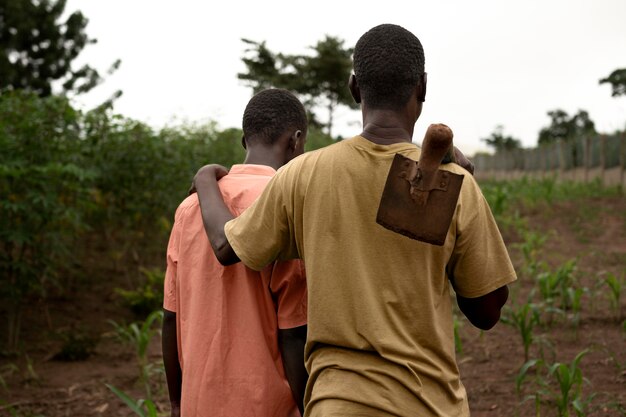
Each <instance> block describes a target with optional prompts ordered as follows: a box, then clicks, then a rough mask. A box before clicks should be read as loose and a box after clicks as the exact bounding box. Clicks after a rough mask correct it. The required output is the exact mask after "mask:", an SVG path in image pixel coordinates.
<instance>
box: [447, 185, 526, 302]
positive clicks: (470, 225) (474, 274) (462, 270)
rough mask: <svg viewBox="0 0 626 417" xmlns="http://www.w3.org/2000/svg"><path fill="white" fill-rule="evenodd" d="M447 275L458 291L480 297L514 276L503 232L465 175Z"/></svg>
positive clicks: (463, 295)
mask: <svg viewBox="0 0 626 417" xmlns="http://www.w3.org/2000/svg"><path fill="white" fill-rule="evenodd" d="M457 210H458V212H457V216H456V230H457V234H456V243H455V247H454V249H453V252H452V256H451V258H450V261H449V263H448V268H447V269H448V275H449V276H450V278H451V279H452V281H453V283H454V288H455V291H456V292H457V294H459V295H460V296H462V297H465V298H476V297H481V296H483V295H486V294H488V293H490V292H491V291H494V290H496V289H498V288H500V287H502V286H504V285H506V284H509V283H511V282H513V281H515V280H516V279H517V277H516V274H515V269H514V268H513V265H512V264H511V259H510V258H509V254H508V252H507V249H506V246H505V245H504V241H503V240H502V235H501V234H500V231H499V230H498V226H497V224H496V221H495V219H494V218H493V215H492V213H491V209H490V208H489V204H488V203H487V201H486V200H485V197H484V196H483V194H482V192H481V191H480V188H479V187H478V184H477V183H476V182H475V180H474V179H473V178H472V177H470V176H467V175H466V176H465V179H464V184H463V190H462V192H461V196H460V199H459V206H458V207H457Z"/></svg>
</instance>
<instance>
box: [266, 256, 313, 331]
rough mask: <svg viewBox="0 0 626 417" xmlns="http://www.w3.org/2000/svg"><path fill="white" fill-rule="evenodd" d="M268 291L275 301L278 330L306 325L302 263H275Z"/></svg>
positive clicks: (293, 261) (297, 261)
mask: <svg viewBox="0 0 626 417" xmlns="http://www.w3.org/2000/svg"><path fill="white" fill-rule="evenodd" d="M270 291H271V293H272V295H273V297H274V299H275V300H276V310H277V318H278V328H279V329H291V328H294V327H298V326H303V325H305V324H306V322H307V316H306V312H307V287H306V274H305V272H304V264H303V262H302V261H300V260H292V261H283V262H276V263H275V264H274V267H273V268H272V277H271V280H270Z"/></svg>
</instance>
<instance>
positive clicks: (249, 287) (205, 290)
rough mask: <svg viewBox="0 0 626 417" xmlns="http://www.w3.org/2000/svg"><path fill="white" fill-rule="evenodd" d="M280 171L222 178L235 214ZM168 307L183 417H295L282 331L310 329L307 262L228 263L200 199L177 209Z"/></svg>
mask: <svg viewBox="0 0 626 417" xmlns="http://www.w3.org/2000/svg"><path fill="white" fill-rule="evenodd" d="M275 173H276V171H275V170H274V169H273V168H271V167H268V166H264V165H234V166H233V167H232V168H231V170H230V172H229V174H228V175H226V176H225V177H223V178H222V179H221V180H220V181H219V186H220V190H221V192H222V195H223V197H224V200H225V202H226V205H227V206H228V207H229V208H230V210H231V212H232V213H233V215H235V216H238V215H240V214H241V213H242V212H243V211H244V210H245V209H246V208H248V206H250V205H251V204H252V203H253V202H254V200H256V198H257V197H258V196H259V195H260V194H261V192H262V191H263V189H264V188H265V186H266V185H267V183H268V182H269V180H270V179H271V178H272V176H273V175H274V174H275ZM164 290H165V291H164V300H163V308H165V309H166V310H170V311H173V312H175V313H176V326H177V337H178V355H179V361H180V365H181V368H182V373H183V377H182V393H181V415H182V416H183V417H192V416H195V417H202V416H207V417H208V416H211V417H216V416H217V417H219V416H223V417H232V416H255V417H265V416H267V417H274V416H276V417H281V416H287V417H292V416H293V417H296V416H299V415H300V414H299V412H298V408H297V406H296V404H295V402H294V400H293V397H292V394H291V390H290V388H289V385H288V383H287V380H286V379H285V373H284V369H283V364H282V360H281V355H280V350H279V348H278V329H288V328H293V327H297V326H301V325H304V324H306V309H307V304H306V302H307V289H306V279H305V273H304V266H303V264H302V262H301V261H297V260H296V261H289V262H277V263H275V264H272V265H270V266H268V267H267V268H265V269H264V270H262V271H261V272H256V271H253V270H252V269H249V268H247V267H246V266H244V264H243V263H241V262H239V263H237V264H235V265H231V266H227V267H224V266H222V265H221V264H220V263H219V262H218V261H217V259H216V258H215V255H214V254H213V250H212V249H211V246H210V243H209V240H208V238H207V235H206V233H205V231H204V226H203V224H202V216H201V213H200V205H199V203H198V198H197V195H196V194H193V195H191V196H189V197H187V198H186V199H185V200H184V201H183V202H182V203H181V204H180V206H179V207H178V209H177V210H176V215H175V221H174V227H173V229H172V233H171V236H170V241H169V245H168V248H167V272H166V276H165V285H164Z"/></svg>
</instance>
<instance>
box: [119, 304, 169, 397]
mask: <svg viewBox="0 0 626 417" xmlns="http://www.w3.org/2000/svg"><path fill="white" fill-rule="evenodd" d="M109 322H110V323H111V324H112V325H113V327H114V328H115V332H116V335H117V337H118V339H119V340H120V341H122V342H123V343H126V344H129V345H132V346H133V347H134V348H135V356H136V359H137V365H138V367H139V375H140V377H139V379H140V382H141V383H142V384H143V386H144V388H145V390H146V396H147V399H148V400H151V399H152V391H151V388H150V376H151V375H152V374H154V373H155V370H156V367H155V365H154V364H153V363H150V361H149V360H148V346H149V344H150V341H151V340H152V339H153V338H154V336H155V335H156V334H158V333H159V332H160V329H161V327H162V323H163V311H161V310H159V311H155V312H153V313H152V314H150V315H149V316H148V318H147V319H146V320H145V321H144V322H143V323H131V324H130V325H128V326H126V325H120V324H117V323H116V322H115V321H113V320H109ZM155 322H158V323H159V324H158V326H154V323H155Z"/></svg>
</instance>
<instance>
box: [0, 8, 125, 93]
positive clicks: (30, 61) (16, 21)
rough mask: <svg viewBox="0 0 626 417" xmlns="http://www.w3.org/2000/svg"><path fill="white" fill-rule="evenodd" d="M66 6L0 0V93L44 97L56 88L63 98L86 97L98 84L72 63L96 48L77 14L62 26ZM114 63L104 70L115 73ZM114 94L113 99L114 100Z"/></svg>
mask: <svg viewBox="0 0 626 417" xmlns="http://www.w3.org/2000/svg"><path fill="white" fill-rule="evenodd" d="M65 4H66V0H17V1H16V0H0V74H2V77H0V93H1V92H3V91H7V90H19V89H24V90H30V91H32V92H34V93H36V94H38V95H39V96H42V97H46V96H49V95H51V94H52V93H53V86H52V84H53V83H55V82H59V83H61V85H62V89H63V91H64V92H74V93H77V94H80V93H84V92H87V91H89V90H91V89H92V88H94V87H95V86H96V85H98V84H99V83H100V82H102V77H101V76H100V74H99V73H98V71H96V70H95V69H94V68H92V67H90V66H89V65H84V66H82V67H80V68H78V69H74V68H73V67H72V62H73V61H74V60H75V59H76V58H77V57H78V55H79V54H80V53H81V51H82V50H83V48H84V47H85V46H87V45H89V44H93V43H95V42H96V40H95V39H92V38H90V37H89V36H87V34H86V33H85V28H86V26H87V23H88V20H87V18H85V17H84V16H83V14H82V13H81V12H80V11H76V12H73V13H72V14H70V15H69V16H68V17H67V18H66V19H65V20H62V15H63V12H64V10H65ZM119 64H120V61H119V60H117V61H116V62H115V63H114V64H113V65H112V66H111V69H110V70H109V73H111V72H113V71H115V70H116V69H117V68H118V66H119ZM119 94H120V93H119V92H117V93H116V94H115V96H119Z"/></svg>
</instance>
